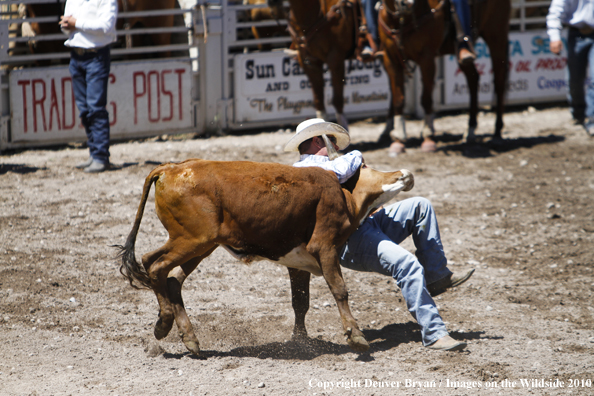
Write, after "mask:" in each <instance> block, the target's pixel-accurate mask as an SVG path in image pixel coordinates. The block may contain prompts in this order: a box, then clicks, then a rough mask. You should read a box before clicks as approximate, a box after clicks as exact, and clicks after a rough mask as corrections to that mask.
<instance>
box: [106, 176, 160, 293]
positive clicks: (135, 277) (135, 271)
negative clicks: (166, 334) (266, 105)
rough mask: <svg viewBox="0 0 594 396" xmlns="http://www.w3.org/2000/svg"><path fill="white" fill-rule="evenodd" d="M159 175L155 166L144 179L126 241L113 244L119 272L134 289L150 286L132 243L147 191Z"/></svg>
mask: <svg viewBox="0 0 594 396" xmlns="http://www.w3.org/2000/svg"><path fill="white" fill-rule="evenodd" d="M160 176H161V169H160V167H158V168H155V169H154V170H153V171H152V172H151V173H150V174H149V175H148V176H147V178H146V180H145V181H144V188H143V190H142V198H141V200H140V205H138V211H137V212H136V219H135V220H134V226H133V227H132V231H130V234H129V235H128V239H126V243H125V245H124V246H122V245H115V246H114V247H116V248H118V249H119V250H120V252H119V253H118V258H121V259H122V265H121V266H120V272H121V274H122V275H124V277H126V278H127V279H128V281H129V282H130V285H131V286H132V287H134V288H136V289H140V288H141V287H146V288H148V289H150V288H151V281H150V278H149V276H148V273H147V272H146V270H145V269H144V267H143V266H142V265H141V264H139V263H138V261H136V256H135V255H134V244H135V243H136V235H137V234H138V229H139V228H140V221H141V220H142V214H143V213H144V207H145V205H146V200H147V198H148V195H149V191H150V190H151V186H152V185H153V183H154V182H156V181H157V179H159V177H160ZM134 281H136V282H138V283H140V285H141V287H138V286H137V285H136V284H135V282H134Z"/></svg>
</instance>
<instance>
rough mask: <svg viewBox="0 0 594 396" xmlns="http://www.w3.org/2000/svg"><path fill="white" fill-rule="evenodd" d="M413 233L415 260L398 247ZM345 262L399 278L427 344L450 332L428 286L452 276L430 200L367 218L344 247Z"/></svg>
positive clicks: (398, 205)
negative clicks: (415, 250) (415, 249)
mask: <svg viewBox="0 0 594 396" xmlns="http://www.w3.org/2000/svg"><path fill="white" fill-rule="evenodd" d="M410 235H412V237H413V241H414V244H415V247H416V248H417V252H416V257H415V255H413V254H412V253H410V252H409V251H407V250H406V249H404V248H402V247H400V246H399V245H398V244H399V243H401V242H402V241H403V240H404V239H406V238H407V237H408V236H410ZM340 264H341V265H342V266H343V267H345V268H349V269H352V270H355V271H365V272H377V273H378V274H383V275H388V276H391V277H392V278H394V279H395V280H396V284H397V285H398V287H400V289H401V291H402V296H403V297H404V300H405V301H406V305H407V307H408V310H409V312H410V313H411V314H412V316H413V317H414V318H415V319H416V320H417V322H418V323H419V325H420V326H421V335H422V339H423V345H429V344H432V343H434V342H435V341H437V340H438V339H440V338H442V337H443V336H445V335H447V334H448V332H447V330H446V328H445V324H444V323H443V320H442V319H441V316H439V312H438V311H437V307H436V306H435V302H434V301H433V299H432V298H431V296H430V295H429V292H428V291H427V287H426V285H427V284H429V283H433V282H435V281H438V280H440V279H443V278H445V277H446V276H448V275H450V274H451V273H452V272H451V271H450V270H449V269H448V268H447V259H446V257H445V255H444V251H443V246H442V244H441V238H440V236H439V229H438V226H437V219H436V217H435V212H434V210H433V207H432V206H431V203H430V202H429V201H428V200H427V199H425V198H421V197H416V198H410V199H406V200H404V201H401V202H397V203H395V204H393V205H390V206H388V207H386V208H384V209H383V210H381V211H379V212H378V213H376V214H374V215H373V216H370V217H369V218H367V219H366V220H365V221H364V222H363V224H361V226H360V227H359V228H358V229H357V231H355V232H354V233H353V234H352V235H351V237H350V238H349V239H348V241H347V243H346V244H345V246H344V247H343V249H342V253H341V257H340Z"/></svg>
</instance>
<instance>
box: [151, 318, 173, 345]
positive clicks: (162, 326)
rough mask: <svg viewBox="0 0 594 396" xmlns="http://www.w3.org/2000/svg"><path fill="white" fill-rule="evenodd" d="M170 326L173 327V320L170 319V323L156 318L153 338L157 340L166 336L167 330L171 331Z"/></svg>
mask: <svg viewBox="0 0 594 396" xmlns="http://www.w3.org/2000/svg"><path fill="white" fill-rule="evenodd" d="M171 327H173V321H171V323H165V322H163V320H162V319H161V318H159V320H157V323H155V330H154V334H155V338H156V339H157V340H161V339H163V338H165V337H167V334H169V332H170V331H171Z"/></svg>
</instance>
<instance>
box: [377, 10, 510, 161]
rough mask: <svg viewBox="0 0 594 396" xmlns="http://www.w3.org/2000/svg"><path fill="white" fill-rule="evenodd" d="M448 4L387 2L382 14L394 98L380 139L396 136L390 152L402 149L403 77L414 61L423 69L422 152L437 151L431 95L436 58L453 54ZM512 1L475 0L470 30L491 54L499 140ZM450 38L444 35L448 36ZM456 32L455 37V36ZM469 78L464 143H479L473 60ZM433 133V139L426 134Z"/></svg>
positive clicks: (386, 64)
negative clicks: (476, 138)
mask: <svg viewBox="0 0 594 396" xmlns="http://www.w3.org/2000/svg"><path fill="white" fill-rule="evenodd" d="M449 9H450V2H449V0H415V1H414V2H413V1H412V0H397V1H395V0H383V5H382V9H381V10H380V12H379V17H378V26H379V37H380V41H381V43H382V45H383V48H384V52H385V54H384V67H385V69H386V72H387V74H388V77H389V80H390V90H391V93H392V98H391V99H392V100H391V102H390V106H389V112H388V120H387V122H386V128H385V129H384V131H383V133H382V135H381V137H380V141H390V140H391V136H390V134H391V132H392V130H394V134H393V135H392V137H393V138H394V139H393V140H394V143H392V144H393V146H392V147H391V150H392V151H394V152H396V153H397V152H402V151H404V144H403V143H404V142H405V141H406V128H405V124H404V118H403V116H402V110H403V107H404V76H405V73H406V72H408V71H409V70H408V61H414V62H415V63H416V64H417V65H418V67H419V68H420V71H421V79H422V83H423V92H422V96H421V105H422V106H423V109H424V111H425V123H424V126H423V129H422V131H421V137H422V138H423V137H424V141H423V144H422V145H421V149H422V150H423V151H434V150H435V142H434V141H433V136H434V135H435V128H434V126H433V119H434V114H433V98H432V92H433V87H434V78H435V57H436V56H438V55H443V54H453V53H454V50H455V47H456V45H455V42H454V40H455V31H454V26H453V23H450V22H449V21H448V19H449V18H450V14H449V12H448V11H449ZM510 12H511V2H510V0H474V1H472V2H471V15H472V23H471V27H472V29H473V32H475V36H481V37H482V38H483V39H484V40H485V42H486V43H487V45H488V46H489V50H490V53H491V61H492V66H493V80H494V87H495V95H496V114H497V116H496V121H495V131H494V135H493V138H494V139H501V130H502V129H503V107H504V94H505V87H506V82H507V73H508V67H509V66H508V65H509V55H508V34H509V17H510ZM448 31H449V32H450V34H447V35H446V32H448ZM452 33H453V34H452ZM459 66H460V70H461V71H462V72H463V73H464V75H465V76H466V80H467V82H468V87H469V92H470V110H469V121H468V130H467V131H465V133H464V140H465V141H466V142H472V141H474V140H475V136H474V132H475V130H476V127H477V113H478V83H479V74H478V71H477V69H476V66H475V65H474V62H470V63H466V64H464V65H459ZM427 130H428V131H429V136H427V135H426V131H427Z"/></svg>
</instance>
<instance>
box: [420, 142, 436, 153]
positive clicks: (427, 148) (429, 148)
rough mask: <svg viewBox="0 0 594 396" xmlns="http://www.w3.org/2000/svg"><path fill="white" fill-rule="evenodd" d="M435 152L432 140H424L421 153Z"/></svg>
mask: <svg viewBox="0 0 594 396" xmlns="http://www.w3.org/2000/svg"><path fill="white" fill-rule="evenodd" d="M436 150H437V145H436V144H435V142H434V141H433V140H425V141H423V143H421V151H422V152H424V153H434V152H435V151H436Z"/></svg>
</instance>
